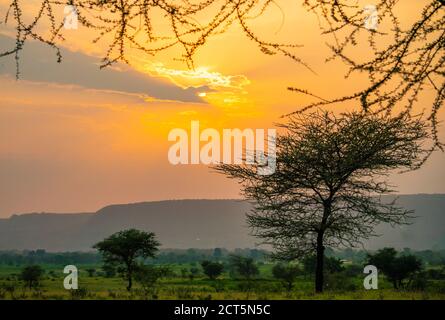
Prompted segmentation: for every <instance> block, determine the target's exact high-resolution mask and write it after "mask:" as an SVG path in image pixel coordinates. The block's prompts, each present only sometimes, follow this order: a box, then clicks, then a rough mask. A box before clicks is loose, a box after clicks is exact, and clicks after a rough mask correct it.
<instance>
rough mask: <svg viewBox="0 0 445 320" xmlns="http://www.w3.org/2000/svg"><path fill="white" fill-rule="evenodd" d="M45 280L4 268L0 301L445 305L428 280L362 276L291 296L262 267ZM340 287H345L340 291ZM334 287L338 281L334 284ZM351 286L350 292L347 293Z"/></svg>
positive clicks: (302, 280) (444, 285) (304, 281)
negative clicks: (418, 284)
mask: <svg viewBox="0 0 445 320" xmlns="http://www.w3.org/2000/svg"><path fill="white" fill-rule="evenodd" d="M42 267H43V268H44V269H45V276H44V278H43V279H42V281H41V283H40V286H39V288H38V289H28V288H25V285H24V283H23V282H22V281H20V280H18V279H19V276H18V275H19V274H20V271H21V268H20V267H19V266H0V299H36V300H39V299H55V300H59V299H103V300H110V299H120V300H122V299H124V300H125V299H135V300H141V299H150V300H151V299H162V300H170V299H186V300H188V299H190V300H193V299H195V300H210V299H211V300H229V299H234V300H237V299H260V300H274V299H315V300H316V299H327V300H345V299H348V300H349V299H354V300H355V299H357V300H363V299H365V300H445V281H438V280H429V281H428V286H427V288H426V289H424V290H422V291H404V290H394V289H393V288H392V286H391V284H389V283H388V282H387V281H386V280H385V279H384V277H381V278H380V279H379V289H378V290H364V289H363V285H362V281H363V277H360V276H355V277H353V278H350V279H349V280H348V281H347V284H345V283H342V282H344V279H340V280H339V281H337V285H336V287H334V288H327V289H326V290H325V292H324V293H322V294H315V293H314V291H313V280H312V279H311V278H310V277H307V276H300V277H298V279H297V280H296V282H295V286H294V288H293V289H292V291H290V292H287V291H286V290H285V289H284V287H283V285H282V284H281V283H280V282H279V281H278V280H276V279H274V278H273V277H272V273H271V265H270V264H263V265H261V266H260V274H261V276H260V277H259V278H257V279H254V280H251V281H249V282H248V281H246V280H242V279H233V278H232V277H231V276H230V275H229V274H224V275H223V276H221V277H220V278H219V279H217V280H215V281H211V280H208V279H207V278H205V277H204V276H203V275H199V276H197V277H195V278H194V279H190V278H189V277H182V276H180V274H181V272H180V270H181V269H183V268H184V267H190V265H187V264H177V265H169V267H170V268H171V270H172V275H171V276H169V277H165V278H162V279H161V280H160V281H159V282H158V283H157V284H156V285H155V286H154V287H152V288H150V290H148V291H147V290H146V291H144V290H143V289H142V288H141V287H140V286H139V285H138V284H137V283H136V284H135V286H134V289H133V290H132V291H131V292H127V290H126V289H125V285H126V283H125V281H124V280H123V279H122V278H120V277H118V276H116V277H111V278H107V277H104V276H103V275H100V274H96V275H93V276H90V275H89V274H88V272H87V269H91V268H95V269H97V270H100V266H99V265H98V266H91V265H87V266H78V269H79V290H71V291H69V290H65V289H64V287H63V279H64V276H65V275H64V274H63V266H57V265H43V266H42ZM338 282H340V283H341V286H339V287H338ZM332 283H333V284H335V283H336V282H332ZM343 287H346V288H343Z"/></svg>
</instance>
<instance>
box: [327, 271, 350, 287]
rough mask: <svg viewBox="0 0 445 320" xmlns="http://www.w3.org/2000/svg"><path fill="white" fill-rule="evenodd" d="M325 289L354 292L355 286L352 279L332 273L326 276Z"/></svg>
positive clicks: (343, 274)
mask: <svg viewBox="0 0 445 320" xmlns="http://www.w3.org/2000/svg"><path fill="white" fill-rule="evenodd" d="M325 287H326V289H328V290H333V291H356V290H357V285H356V284H355V283H354V281H353V278H351V277H349V276H347V275H346V274H345V273H343V272H342V273H333V274H328V275H327V276H326V281H325Z"/></svg>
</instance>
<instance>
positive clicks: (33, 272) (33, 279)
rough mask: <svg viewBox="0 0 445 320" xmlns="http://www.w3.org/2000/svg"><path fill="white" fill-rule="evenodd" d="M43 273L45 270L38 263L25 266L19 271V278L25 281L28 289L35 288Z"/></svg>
mask: <svg viewBox="0 0 445 320" xmlns="http://www.w3.org/2000/svg"><path fill="white" fill-rule="evenodd" d="M44 273H45V271H44V270H43V269H42V267H41V266H39V265H31V266H26V267H25V268H23V270H22V272H21V273H20V279H21V280H22V281H23V282H25V285H26V286H27V287H28V288H29V289H31V288H36V287H38V286H39V284H40V280H41V279H42V276H43V274H44Z"/></svg>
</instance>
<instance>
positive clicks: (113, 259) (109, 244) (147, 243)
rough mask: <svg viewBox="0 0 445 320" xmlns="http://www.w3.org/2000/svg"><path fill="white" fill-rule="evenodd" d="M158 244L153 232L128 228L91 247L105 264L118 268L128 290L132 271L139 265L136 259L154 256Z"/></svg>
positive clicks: (131, 283) (130, 284) (131, 282)
mask: <svg viewBox="0 0 445 320" xmlns="http://www.w3.org/2000/svg"><path fill="white" fill-rule="evenodd" d="M159 245H160V243H159V242H158V241H157V240H156V238H155V234H154V233H152V232H144V231H140V230H136V229H129V230H124V231H120V232H117V233H114V234H112V235H111V236H109V237H108V238H106V239H104V240H102V241H100V242H98V243H96V244H95V245H94V246H93V248H95V249H97V250H99V252H100V253H101V254H102V255H103V259H104V263H105V264H106V265H108V266H116V267H117V268H118V270H119V271H120V272H121V273H122V274H123V276H124V278H125V279H126V280H127V281H128V285H127V290H128V291H130V290H131V287H132V285H133V273H134V272H135V271H137V269H138V267H139V266H138V264H137V259H138V258H143V259H145V258H149V257H154V256H155V253H156V252H157V251H158V247H159Z"/></svg>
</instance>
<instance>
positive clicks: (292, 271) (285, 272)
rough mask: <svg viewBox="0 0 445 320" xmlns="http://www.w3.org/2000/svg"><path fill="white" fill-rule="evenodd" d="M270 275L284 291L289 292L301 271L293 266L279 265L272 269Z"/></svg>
mask: <svg viewBox="0 0 445 320" xmlns="http://www.w3.org/2000/svg"><path fill="white" fill-rule="evenodd" d="M272 274H273V276H274V277H275V278H276V279H278V280H280V281H281V282H282V283H283V285H284V287H285V288H286V290H287V291H288V292H290V291H291V290H292V288H293V286H294V282H295V280H296V278H297V276H298V275H300V274H301V270H300V268H299V267H298V266H295V265H291V264H288V265H284V264H282V263H279V264H276V265H275V266H274V267H273V269H272Z"/></svg>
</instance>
